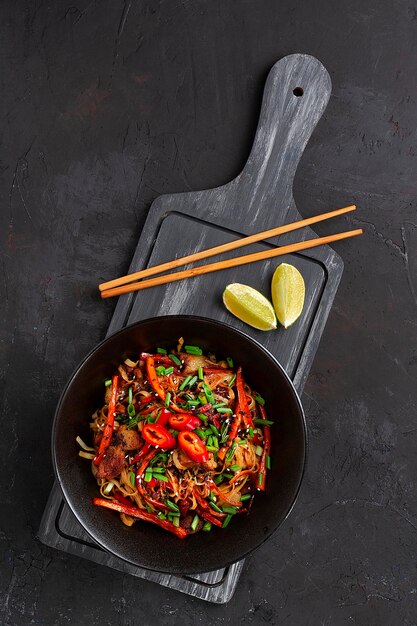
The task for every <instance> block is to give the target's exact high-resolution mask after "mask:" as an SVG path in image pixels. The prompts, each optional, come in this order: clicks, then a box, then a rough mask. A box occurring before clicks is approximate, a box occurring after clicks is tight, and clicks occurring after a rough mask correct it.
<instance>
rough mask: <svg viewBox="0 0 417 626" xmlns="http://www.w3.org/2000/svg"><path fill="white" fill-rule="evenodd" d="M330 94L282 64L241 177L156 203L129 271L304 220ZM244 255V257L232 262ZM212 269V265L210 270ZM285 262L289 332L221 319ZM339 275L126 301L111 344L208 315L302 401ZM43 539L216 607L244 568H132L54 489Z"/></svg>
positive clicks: (232, 275) (325, 265)
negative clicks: (304, 181)
mask: <svg viewBox="0 0 417 626" xmlns="http://www.w3.org/2000/svg"><path fill="white" fill-rule="evenodd" d="M330 91H331V82H330V78H329V75H328V73H327V71H326V70H325V68H324V67H323V66H322V65H321V63H320V62H319V61H317V59H315V58H313V57H311V56H308V55H304V54H294V55H291V56H288V57H285V58H284V59H282V60H281V61H278V63H276V64H275V65H274V66H273V68H272V70H271V71H270V74H269V76H268V80H267V83H266V86H265V93H264V98H263V103H262V111H261V116H260V120H259V125H258V129H257V132H256V136H255V141H254V145H253V148H252V151H251V153H250V156H249V159H248V161H247V163H246V166H245V168H244V170H243V171H242V173H241V174H240V175H239V176H237V178H235V179H234V180H233V181H231V182H230V183H228V184H227V185H223V186H222V187H217V188H215V189H209V190H205V191H197V192H191V193H180V194H171V195H165V196H160V197H159V198H157V199H156V200H155V202H154V203H153V204H152V206H151V208H150V211H149V215H148V218H147V220H146V223H145V226H144V228H143V231H142V235H141V237H140V239H139V242H138V245H137V249H136V252H135V255H134V258H133V261H132V264H131V267H130V270H129V271H130V272H134V271H138V270H139V269H143V268H145V267H148V266H150V265H155V264H158V263H162V262H164V261H169V260H171V259H173V258H176V257H179V256H184V255H186V254H191V253H193V252H195V251H197V250H201V249H203V248H208V247H212V246H215V245H218V244H221V243H225V242H227V241H231V240H232V239H235V238H237V237H241V236H243V235H250V234H252V233H254V232H258V231H261V230H265V229H267V228H272V227H274V226H278V225H280V224H283V223H285V222H291V221H294V220H297V219H300V215H299V213H298V211H297V208H296V206H295V202H294V198H293V195H292V186H293V179H294V175H295V171H296V169H297V165H298V162H299V160H300V158H301V155H302V153H303V150H304V148H305V145H306V143H307V141H308V139H309V137H310V135H311V133H312V132H313V130H314V128H315V126H316V124H317V122H318V120H319V119H320V117H321V115H322V113H323V111H324V109H325V107H326V105H327V102H328V100H329V97H330ZM301 94H302V95H301ZM330 208H334V207H329V209H330ZM314 236H315V234H314V232H313V231H311V230H310V229H309V228H307V229H303V230H301V231H296V232H295V233H289V234H287V235H285V236H284V237H281V238H279V240H278V241H277V240H273V241H268V242H267V241H266V242H261V243H258V244H255V245H253V246H250V248H246V249H245V251H244V253H247V252H249V251H254V252H255V251H257V250H262V249H265V248H267V247H270V246H277V245H282V244H284V243H290V242H292V241H300V240H302V239H310V238H312V237H314ZM240 254H243V252H242V250H240V251H236V252H235V254H234V255H235V256H237V255H240ZM234 255H233V254H229V255H228V256H234ZM214 260H217V259H215V258H212V259H211V260H210V262H213V261H214ZM282 261H287V262H290V263H292V264H293V265H295V266H296V267H298V268H299V269H300V271H301V273H302V274H303V276H304V279H305V283H306V302H305V307H304V310H303V313H302V316H301V318H300V319H299V320H298V321H297V322H296V323H295V324H294V326H293V327H291V328H290V329H288V330H284V329H283V328H280V329H277V330H276V331H270V332H266V333H265V332H261V331H257V330H255V329H253V328H251V327H249V326H247V325H245V324H243V323H241V322H240V321H239V320H237V319H236V318H234V317H232V316H231V315H230V314H229V313H228V312H227V311H226V310H225V308H224V307H223V304H222V299H221V296H222V292H223V289H224V287H225V285H227V284H228V283H231V282H242V283H246V284H249V285H252V286H253V287H255V288H256V289H258V290H259V291H261V292H262V293H264V294H265V295H266V296H268V297H269V296H270V282H271V277H272V274H273V272H274V270H275V268H276V267H277V265H278V264H279V263H280V262H282ZM342 271H343V263H342V260H341V259H340V257H339V256H338V255H337V254H336V253H335V252H334V251H333V250H332V249H331V248H329V247H327V246H324V247H321V248H317V249H315V250H309V251H306V252H305V253H302V254H296V255H290V256H286V257H281V258H280V259H272V260H269V261H262V262H260V263H256V264H252V265H246V266H242V267H238V268H232V269H230V270H225V271H222V272H217V273H215V274H208V275H205V276H200V277H196V278H193V279H190V280H187V281H183V282H176V283H172V284H168V285H163V286H159V287H155V288H153V289H149V290H146V291H143V292H137V293H135V294H127V295H125V296H122V297H120V298H119V300H118V303H117V305H116V309H115V313H114V315H113V318H112V321H111V324H110V327H109V329H108V333H107V335H110V334H112V333H114V332H116V331H117V330H119V329H120V328H122V327H123V326H126V325H127V324H130V323H133V322H135V321H138V320H141V319H145V318H147V317H153V316H157V315H166V314H170V313H172V314H174V313H183V314H196V315H204V316H207V317H211V318H214V319H218V320H221V321H225V322H228V323H230V324H232V325H233V326H235V327H237V328H239V329H241V330H244V331H245V332H246V333H248V334H249V335H250V336H252V337H254V338H255V339H257V340H258V341H260V342H261V343H262V344H263V345H264V346H266V347H267V348H268V349H269V350H270V351H271V352H272V353H273V354H274V355H275V356H276V358H277V359H278V360H279V361H280V363H281V364H282V365H283V366H284V368H285V369H286V370H287V372H288V374H289V375H290V377H291V378H292V379H293V381H294V383H295V385H296V387H297V389H298V391H299V392H301V391H302V388H303V385H304V382H305V380H306V377H307V375H308V372H309V369H310V366H311V364H312V361H313V357H314V354H315V351H316V348H317V346H318V344H319V341H320V338H321V335H322V331H323V328H324V325H325V322H326V319H327V316H328V313H329V310H330V307H331V305H332V302H333V299H334V296H335V294H336V290H337V286H338V284H339V281H340V278H341V275H342ZM108 278H109V279H110V278H113V276H109V277H108ZM39 538H40V539H41V541H43V542H44V543H45V544H47V545H49V546H53V547H56V548H59V549H61V550H64V551H66V552H69V553H71V554H77V555H79V556H82V557H84V558H88V559H90V560H92V561H94V562H96V563H101V564H105V565H108V566H109V567H112V568H114V569H118V570H120V571H123V572H128V573H130V574H132V575H134V576H137V577H140V578H146V579H149V580H153V581H154V582H158V583H159V584H161V585H164V586H167V587H171V588H174V589H177V590H178V591H182V592H183V593H188V594H190V595H195V596H197V597H199V598H201V599H204V600H207V601H210V602H217V603H223V602H227V601H228V600H229V599H230V598H231V596H232V594H233V592H234V590H235V587H236V584H237V581H238V578H239V574H240V572H241V570H242V566H243V561H241V562H240V563H236V564H234V565H233V566H232V567H231V568H227V570H226V571H224V570H221V571H219V572H211V573H209V574H201V575H199V576H197V577H195V579H194V581H191V580H190V579H187V580H184V578H181V577H177V576H167V575H164V574H158V573H156V572H149V571H146V570H142V569H139V568H134V567H133V566H132V565H129V564H127V563H125V562H123V561H120V559H117V558H116V557H112V556H111V555H109V554H107V553H106V552H104V551H102V550H101V549H100V548H99V547H98V546H97V547H95V546H94V544H93V543H92V542H91V539H90V538H89V537H88V535H86V533H85V532H84V530H83V529H82V528H81V527H80V525H79V524H78V522H77V521H76V519H75V517H74V516H73V515H72V513H71V512H70V511H69V509H68V507H67V506H66V505H64V504H63V502H62V495H61V493H60V490H59V488H58V487H57V485H55V486H54V489H53V491H52V493H51V496H50V499H49V501H48V504H47V507H46V510H45V513H44V517H43V519H42V523H41V528H40V530H39ZM217 581H218V582H217ZM198 583H200V584H198Z"/></svg>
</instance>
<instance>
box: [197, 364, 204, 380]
mask: <svg viewBox="0 0 417 626" xmlns="http://www.w3.org/2000/svg"><path fill="white" fill-rule="evenodd" d="M198 377H199V379H200V380H203V379H204V372H203V368H202V367H199V368H198Z"/></svg>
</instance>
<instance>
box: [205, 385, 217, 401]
mask: <svg viewBox="0 0 417 626" xmlns="http://www.w3.org/2000/svg"><path fill="white" fill-rule="evenodd" d="M203 387H204V393H205V394H206V398H207V400H208V401H209V402H210V403H213V402H214V396H213V392H212V390H211V389H210V387H209V386H208V385H207V383H203Z"/></svg>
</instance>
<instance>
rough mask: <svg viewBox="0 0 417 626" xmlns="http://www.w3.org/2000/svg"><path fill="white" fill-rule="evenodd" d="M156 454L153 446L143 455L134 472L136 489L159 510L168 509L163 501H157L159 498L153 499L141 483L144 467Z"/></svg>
mask: <svg viewBox="0 0 417 626" xmlns="http://www.w3.org/2000/svg"><path fill="white" fill-rule="evenodd" d="M156 454H157V450H155V448H152V449H151V450H150V451H149V452H148V454H147V455H146V456H145V458H144V459H143V460H142V463H141V464H140V466H139V469H138V471H137V472H136V477H135V480H136V489H137V490H138V493H140V495H141V496H143V498H144V499H145V500H146V501H147V502H148V503H149V504H152V505H153V506H154V507H155V508H157V509H160V510H161V511H166V510H168V507H167V506H166V505H165V504H164V503H163V502H159V500H155V499H154V498H152V497H151V496H150V495H149V494H148V493H147V491H146V489H145V487H144V484H143V482H144V481H143V475H144V473H145V471H146V468H147V467H148V465H149V462H150V461H151V460H152V459H153V457H154V456H155V455H156Z"/></svg>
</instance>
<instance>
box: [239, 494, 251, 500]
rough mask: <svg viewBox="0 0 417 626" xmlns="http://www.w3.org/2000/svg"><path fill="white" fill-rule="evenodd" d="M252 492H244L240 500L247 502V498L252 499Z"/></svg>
mask: <svg viewBox="0 0 417 626" xmlns="http://www.w3.org/2000/svg"><path fill="white" fill-rule="evenodd" d="M251 497H252V496H251V494H250V493H245V494H243V496H240V501H241V502H245V500H250V499H251Z"/></svg>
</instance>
